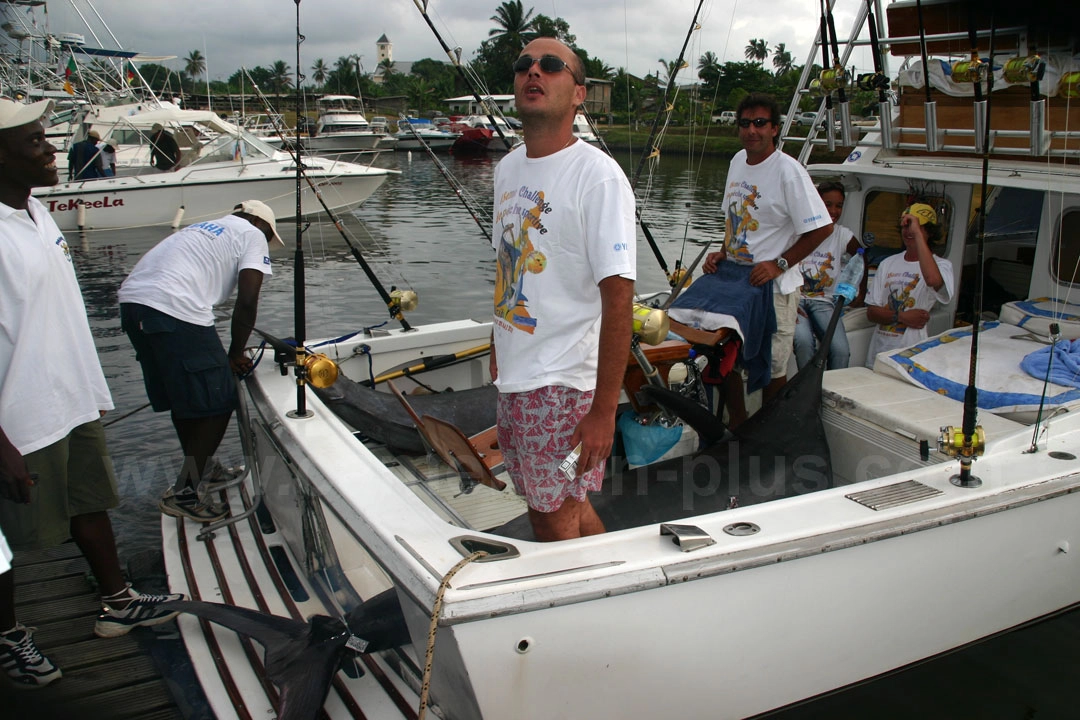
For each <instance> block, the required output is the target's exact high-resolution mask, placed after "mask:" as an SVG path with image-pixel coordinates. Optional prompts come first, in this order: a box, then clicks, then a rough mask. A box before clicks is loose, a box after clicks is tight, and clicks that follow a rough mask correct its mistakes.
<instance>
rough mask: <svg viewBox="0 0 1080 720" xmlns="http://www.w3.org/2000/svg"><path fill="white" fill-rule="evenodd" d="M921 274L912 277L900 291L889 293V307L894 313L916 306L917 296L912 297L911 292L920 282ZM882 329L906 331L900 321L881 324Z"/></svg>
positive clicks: (899, 332) (898, 331) (898, 332)
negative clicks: (901, 326)
mask: <svg viewBox="0 0 1080 720" xmlns="http://www.w3.org/2000/svg"><path fill="white" fill-rule="evenodd" d="M920 277H921V276H920V275H919V274H918V273H916V274H915V277H913V278H912V279H911V282H909V283H908V284H907V285H905V286H904V287H903V288H901V289H900V291H899V292H896V291H893V292H890V293H889V309H890V310H892V311H893V312H894V313H902V312H904V311H905V310H910V309H911V308H913V307H915V298H913V297H911V293H912V292H914V291H915V287H916V286H917V285H918V284H919V279H920ZM881 329H882V330H884V331H885V332H891V333H896V334H897V335H899V334H901V333H903V332H904V330H903V329H901V328H900V324H899V323H887V324H885V325H882V326H881Z"/></svg>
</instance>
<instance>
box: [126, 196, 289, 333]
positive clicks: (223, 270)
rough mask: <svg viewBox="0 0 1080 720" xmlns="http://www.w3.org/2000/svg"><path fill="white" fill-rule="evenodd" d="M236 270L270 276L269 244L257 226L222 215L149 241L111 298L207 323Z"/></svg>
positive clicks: (230, 290) (226, 294)
mask: <svg viewBox="0 0 1080 720" xmlns="http://www.w3.org/2000/svg"><path fill="white" fill-rule="evenodd" d="M241 270H258V271H260V272H261V273H263V274H264V275H271V274H272V271H271V269H270V248H269V246H268V245H267V242H266V236H265V235H263V232H262V230H259V229H258V228H257V227H255V226H254V225H252V224H251V223H250V222H248V221H247V220H245V219H244V218H242V217H237V216H236V215H226V216H225V217H223V218H218V219H217V220H209V221H207V222H201V223H196V224H195V225H189V226H188V227H186V228H184V229H183V230H180V231H179V232H175V233H173V234H172V235H170V236H169V237H167V238H165V239H164V240H162V241H161V242H159V243H158V244H157V245H155V246H154V247H153V249H151V250H150V252H148V253H146V254H145V255H143V257H142V259H141V260H139V262H138V263H137V264H136V265H135V269H134V270H132V271H131V274H130V275H128V276H127V279H126V280H124V283H123V284H122V285H121V286H120V291H119V292H118V293H117V299H118V300H119V301H120V302H122V303H138V304H139V305H146V306H147V307H152V308H154V309H155V310H159V311H161V312H163V313H165V314H166V315H171V316H172V317H174V318H176V319H177V320H183V321H184V322H188V323H191V324H192V325H201V326H203V327H210V326H212V325H213V324H214V306H215V305H219V304H221V303H223V302H225V301H226V300H228V299H229V298H230V297H232V294H233V292H235V291H236V282H237V279H238V278H239V275H240V271H241Z"/></svg>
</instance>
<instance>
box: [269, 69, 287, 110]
mask: <svg viewBox="0 0 1080 720" xmlns="http://www.w3.org/2000/svg"><path fill="white" fill-rule="evenodd" d="M289 70H290V68H289V65H288V63H286V62H285V61H284V60H277V61H275V62H274V64H273V66H272V67H271V68H270V84H271V85H273V86H274V96H275V97H276V98H277V99H278V101H279V102H278V105H280V104H281V102H280V100H281V91H282V89H284V88H289V87H292V77H291V76H290V74H289Z"/></svg>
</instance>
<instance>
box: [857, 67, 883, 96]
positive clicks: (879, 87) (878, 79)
mask: <svg viewBox="0 0 1080 720" xmlns="http://www.w3.org/2000/svg"><path fill="white" fill-rule="evenodd" d="M889 85H890V82H889V76H888V75H885V74H884V73H879V72H872V73H861V74H859V75H856V76H855V87H857V88H858V89H859V90H863V91H865V92H881V91H883V90H888V89H889Z"/></svg>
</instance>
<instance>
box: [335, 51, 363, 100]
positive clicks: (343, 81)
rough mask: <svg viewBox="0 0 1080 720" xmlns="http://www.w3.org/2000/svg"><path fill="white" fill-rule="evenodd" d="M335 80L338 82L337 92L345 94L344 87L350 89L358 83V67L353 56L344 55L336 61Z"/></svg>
mask: <svg viewBox="0 0 1080 720" xmlns="http://www.w3.org/2000/svg"><path fill="white" fill-rule="evenodd" d="M333 75H334V80H335V81H336V82H337V91H338V92H339V93H340V92H344V88H343V86H344V87H349V86H350V85H353V84H354V83H355V82H356V81H357V77H356V65H355V64H354V63H353V57H352V56H351V55H342V56H341V57H339V58H338V59H337V60H335V61H334V72H333Z"/></svg>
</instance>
